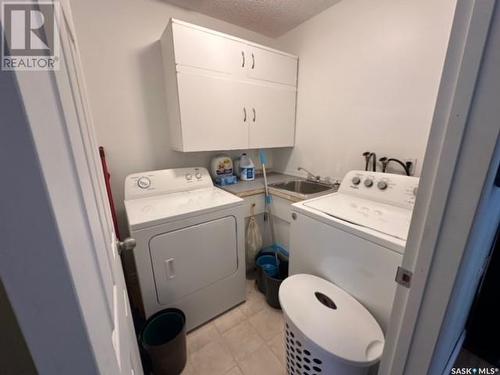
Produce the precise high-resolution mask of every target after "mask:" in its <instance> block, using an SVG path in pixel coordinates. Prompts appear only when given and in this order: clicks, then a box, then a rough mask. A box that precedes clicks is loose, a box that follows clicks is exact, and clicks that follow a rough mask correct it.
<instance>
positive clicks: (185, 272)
mask: <svg viewBox="0 0 500 375" xmlns="http://www.w3.org/2000/svg"><path fill="white" fill-rule="evenodd" d="M149 249H150V253H151V260H152V265H153V274H154V279H155V284H156V294H157V297H158V302H159V303H160V304H162V305H166V304H172V303H174V302H176V301H178V300H180V299H181V298H183V297H185V296H187V295H189V294H191V293H193V292H196V291H198V290H199V289H202V288H204V287H206V286H208V285H210V284H213V283H215V282H217V281H218V280H221V279H224V278H226V277H228V276H230V275H232V274H233V273H235V272H236V270H237V268H238V243H237V241H236V219H235V218H234V217H233V216H228V217H224V218H220V219H216V220H212V221H209V222H205V223H201V224H197V225H193V226H190V227H187V228H182V229H178V230H175V231H172V232H168V233H163V234H160V235H157V236H155V237H153V238H152V239H151V241H150V243H149Z"/></svg>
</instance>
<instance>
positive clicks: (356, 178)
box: [351, 176, 361, 185]
mask: <svg viewBox="0 0 500 375" xmlns="http://www.w3.org/2000/svg"><path fill="white" fill-rule="evenodd" d="M351 181H352V183H353V184H354V185H359V183H360V182H361V179H360V178H359V177H358V176H355V177H353V178H352V180H351Z"/></svg>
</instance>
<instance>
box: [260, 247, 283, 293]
mask: <svg viewBox="0 0 500 375" xmlns="http://www.w3.org/2000/svg"><path fill="white" fill-rule="evenodd" d="M276 254H277V255H278V264H279V262H280V261H288V257H289V254H288V251H287V250H286V249H285V248H283V247H281V246H280V245H271V246H267V247H265V248H263V249H262V250H260V251H259V253H258V254H257V256H256V257H255V268H256V270H257V278H256V281H257V288H258V289H259V291H260V292H261V293H264V294H265V293H266V281H265V279H264V269H266V271H271V272H269V273H270V274H271V276H276V275H277V274H278V272H279V269H278V265H277V264H276ZM266 256H267V258H264V259H261V260H259V258H261V257H266ZM269 256H272V258H274V259H271V258H269ZM266 260H267V261H266ZM262 263H268V264H271V267H267V268H266V267H262Z"/></svg>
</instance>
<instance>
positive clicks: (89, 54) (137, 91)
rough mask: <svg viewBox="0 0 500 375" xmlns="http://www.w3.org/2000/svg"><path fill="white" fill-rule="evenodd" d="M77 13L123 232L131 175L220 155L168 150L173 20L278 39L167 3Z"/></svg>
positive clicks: (113, 3) (120, 1)
mask: <svg viewBox="0 0 500 375" xmlns="http://www.w3.org/2000/svg"><path fill="white" fill-rule="evenodd" d="M71 7H72V13H73V18H74V21H75V26H76V33H77V39H78V42H79V46H80V53H81V57H82V63H83V70H84V72H85V81H86V84H87V89H88V94H89V100H90V106H91V110H92V113H93V118H94V123H95V127H96V131H97V138H98V141H99V143H100V145H102V146H104V148H105V150H106V153H107V157H108V162H109V168H110V172H111V175H112V181H111V183H112V190H113V195H114V200H115V202H116V204H117V211H118V215H119V221H120V224H121V225H120V226H121V228H122V232H123V229H124V228H125V225H124V207H123V182H124V178H125V176H126V175H127V174H130V173H134V172H140V171H147V170H154V169H163V168H173V167H188V166H207V167H208V163H209V160H210V158H211V156H212V155H214V153H187V154H186V153H179V152H175V151H172V150H171V149H170V146H169V142H168V130H167V116H166V109H165V107H166V101H165V94H164V85H163V82H164V81H163V75H162V74H163V72H162V67H161V64H162V61H161V52H160V47H159V42H158V40H159V38H160V36H161V34H162V32H163V30H164V29H165V27H166V25H167V23H168V20H169V18H170V17H175V18H179V19H181V20H184V21H188V22H193V23H196V24H198V25H201V26H205V27H210V28H213V29H216V30H218V31H222V32H226V33H229V34H232V35H236V36H239V37H241V38H244V39H248V40H251V41H255V42H257V43H262V44H265V45H269V46H272V44H273V43H275V40H273V39H270V38H267V37H265V36H262V35H260V34H257V33H254V32H251V31H248V30H245V29H243V28H240V27H237V26H235V25H231V24H229V23H226V22H223V21H219V20H216V19H214V18H210V17H207V16H204V15H201V14H198V13H195V12H191V11H187V10H184V9H181V8H178V7H175V6H172V5H168V4H167V3H165V2H163V1H147V0H105V1H102V0H84V1H83V0H79V1H78V0H72V1H71ZM232 154H233V155H235V154H237V153H235V152H233V153H232ZM269 159H271V155H269ZM254 161H256V158H254ZM270 162H271V160H270Z"/></svg>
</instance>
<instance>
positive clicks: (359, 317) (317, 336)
mask: <svg viewBox="0 0 500 375" xmlns="http://www.w3.org/2000/svg"><path fill="white" fill-rule="evenodd" d="M279 299H280V304H281V307H282V309H283V311H284V312H285V314H286V315H287V316H288V317H289V319H290V320H291V321H292V322H293V324H295V326H296V327H297V328H298V329H299V330H300V331H302V333H303V334H304V335H305V336H307V337H308V338H309V339H310V340H311V341H313V342H314V343H316V344H317V345H319V346H320V347H321V348H322V349H324V350H326V351H327V352H330V353H332V354H333V355H335V356H336V357H337V358H339V360H342V361H344V362H347V363H350V364H354V365H358V366H359V365H364V366H368V365H371V364H373V363H376V362H377V361H378V360H379V359H380V356H381V355H382V351H383V349H384V334H383V332H382V329H381V328H380V326H379V324H378V323H377V321H376V320H375V318H374V317H373V316H372V315H371V314H370V312H369V311H368V310H367V309H366V308H365V307H364V306H363V305H361V303H359V302H358V301H357V300H356V299H354V298H353V297H352V296H350V295H349V294H348V293H346V292H345V291H343V290H342V289H340V288H339V287H337V286H336V285H334V284H332V283H330V282H328V281H326V280H324V279H321V278H319V277H316V276H313V275H306V274H298V275H294V276H291V277H289V278H287V279H285V281H283V283H282V284H281V287H280V290H279Z"/></svg>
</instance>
